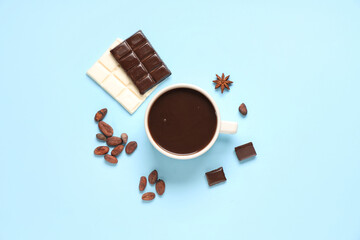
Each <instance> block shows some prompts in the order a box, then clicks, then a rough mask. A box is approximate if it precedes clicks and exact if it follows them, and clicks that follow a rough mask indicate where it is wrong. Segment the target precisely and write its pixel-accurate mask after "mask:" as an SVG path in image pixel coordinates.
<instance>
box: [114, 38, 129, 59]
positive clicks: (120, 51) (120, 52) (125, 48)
mask: <svg viewBox="0 0 360 240" xmlns="http://www.w3.org/2000/svg"><path fill="white" fill-rule="evenodd" d="M110 52H111V54H112V55H113V56H114V58H115V59H116V61H117V62H119V61H120V59H121V58H122V57H124V56H125V55H127V54H129V53H130V52H131V48H130V46H129V44H128V43H127V42H122V43H120V44H119V45H117V46H116V47H115V48H114V49H112V50H111V51H110Z"/></svg>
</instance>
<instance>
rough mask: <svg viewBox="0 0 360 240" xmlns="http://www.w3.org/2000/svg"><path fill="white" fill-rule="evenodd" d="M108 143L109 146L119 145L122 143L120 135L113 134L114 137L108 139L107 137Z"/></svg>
mask: <svg viewBox="0 0 360 240" xmlns="http://www.w3.org/2000/svg"><path fill="white" fill-rule="evenodd" d="M106 143H107V145H109V146H117V145H120V144H121V143H122V140H121V138H119V137H114V136H112V137H109V138H108V139H106Z"/></svg>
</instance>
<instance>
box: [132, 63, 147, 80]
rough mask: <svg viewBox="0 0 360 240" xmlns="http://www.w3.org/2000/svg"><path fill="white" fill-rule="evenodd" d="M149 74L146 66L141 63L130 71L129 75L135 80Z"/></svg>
mask: <svg viewBox="0 0 360 240" xmlns="http://www.w3.org/2000/svg"><path fill="white" fill-rule="evenodd" d="M147 74H148V73H147V71H146V69H145V67H144V66H143V65H142V64H141V63H140V64H139V65H137V66H135V67H133V68H131V69H130V70H129V71H128V75H129V77H130V78H131V79H132V80H133V81H135V82H137V81H138V80H140V79H142V78H143V77H144V76H145V75H147Z"/></svg>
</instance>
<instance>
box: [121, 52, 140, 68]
mask: <svg viewBox="0 0 360 240" xmlns="http://www.w3.org/2000/svg"><path fill="white" fill-rule="evenodd" d="M119 63H120V65H121V66H122V67H123V68H124V70H125V71H129V70H130V68H132V67H134V66H136V65H138V64H139V63H140V60H139V59H138V58H137V56H136V55H135V53H134V52H131V53H130V54H128V55H126V56H125V57H123V58H121V59H120V61H119Z"/></svg>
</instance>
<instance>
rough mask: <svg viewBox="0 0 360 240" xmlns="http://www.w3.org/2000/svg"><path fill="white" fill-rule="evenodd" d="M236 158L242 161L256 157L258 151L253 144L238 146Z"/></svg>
mask: <svg viewBox="0 0 360 240" xmlns="http://www.w3.org/2000/svg"><path fill="white" fill-rule="evenodd" d="M235 152H236V156H237V158H238V159H239V160H240V161H241V160H244V159H247V158H249V157H253V156H256V151H255V148H254V146H253V143H252V142H249V143H246V144H244V145H241V146H238V147H236V148H235Z"/></svg>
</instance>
